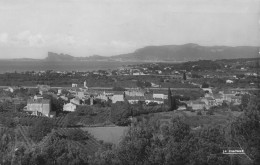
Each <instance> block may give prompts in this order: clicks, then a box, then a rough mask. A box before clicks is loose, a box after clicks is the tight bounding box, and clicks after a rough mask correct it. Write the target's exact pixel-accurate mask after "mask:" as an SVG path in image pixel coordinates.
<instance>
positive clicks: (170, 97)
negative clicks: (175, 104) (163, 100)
mask: <svg viewBox="0 0 260 165" xmlns="http://www.w3.org/2000/svg"><path fill="white" fill-rule="evenodd" d="M168 105H169V108H170V110H171V108H172V92H171V89H170V88H168Z"/></svg>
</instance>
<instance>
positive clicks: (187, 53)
mask: <svg viewBox="0 0 260 165" xmlns="http://www.w3.org/2000/svg"><path fill="white" fill-rule="evenodd" d="M258 50H259V48H258V47H250V46H238V47H228V46H200V45H197V44H185V45H165V46H147V47H144V48H141V49H137V50H136V51H135V52H133V53H128V54H122V55H117V56H112V57H111V58H112V59H115V60H122V61H125V60H130V61H140V60H141V61H190V60H198V59H204V60H205V59H206V60H214V59H235V58H255V57H257V56H258Z"/></svg>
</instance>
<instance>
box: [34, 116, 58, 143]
mask: <svg viewBox="0 0 260 165" xmlns="http://www.w3.org/2000/svg"><path fill="white" fill-rule="evenodd" d="M53 128H54V123H53V121H52V120H50V119H48V118H46V117H44V118H42V119H39V120H38V121H37V122H36V123H35V125H33V126H32V127H31V128H30V129H29V137H30V138H32V140H34V141H35V142H39V141H41V140H42V138H43V137H44V136H46V135H47V134H48V133H50V132H51V130H52V129H53Z"/></svg>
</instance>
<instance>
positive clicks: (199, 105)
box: [186, 100, 206, 110]
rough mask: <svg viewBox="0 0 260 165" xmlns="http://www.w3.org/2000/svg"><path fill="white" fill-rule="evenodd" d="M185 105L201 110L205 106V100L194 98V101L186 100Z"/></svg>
mask: <svg viewBox="0 0 260 165" xmlns="http://www.w3.org/2000/svg"><path fill="white" fill-rule="evenodd" d="M186 104H187V107H191V108H192V109H194V110H201V109H204V108H206V104H205V102H202V101H200V100H195V101H188V102H186Z"/></svg>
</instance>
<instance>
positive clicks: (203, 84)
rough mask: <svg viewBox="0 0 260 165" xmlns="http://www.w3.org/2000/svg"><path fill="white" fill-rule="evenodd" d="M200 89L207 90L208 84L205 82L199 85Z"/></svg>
mask: <svg viewBox="0 0 260 165" xmlns="http://www.w3.org/2000/svg"><path fill="white" fill-rule="evenodd" d="M201 88H209V84H207V83H206V82H203V83H202V85H201Z"/></svg>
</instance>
